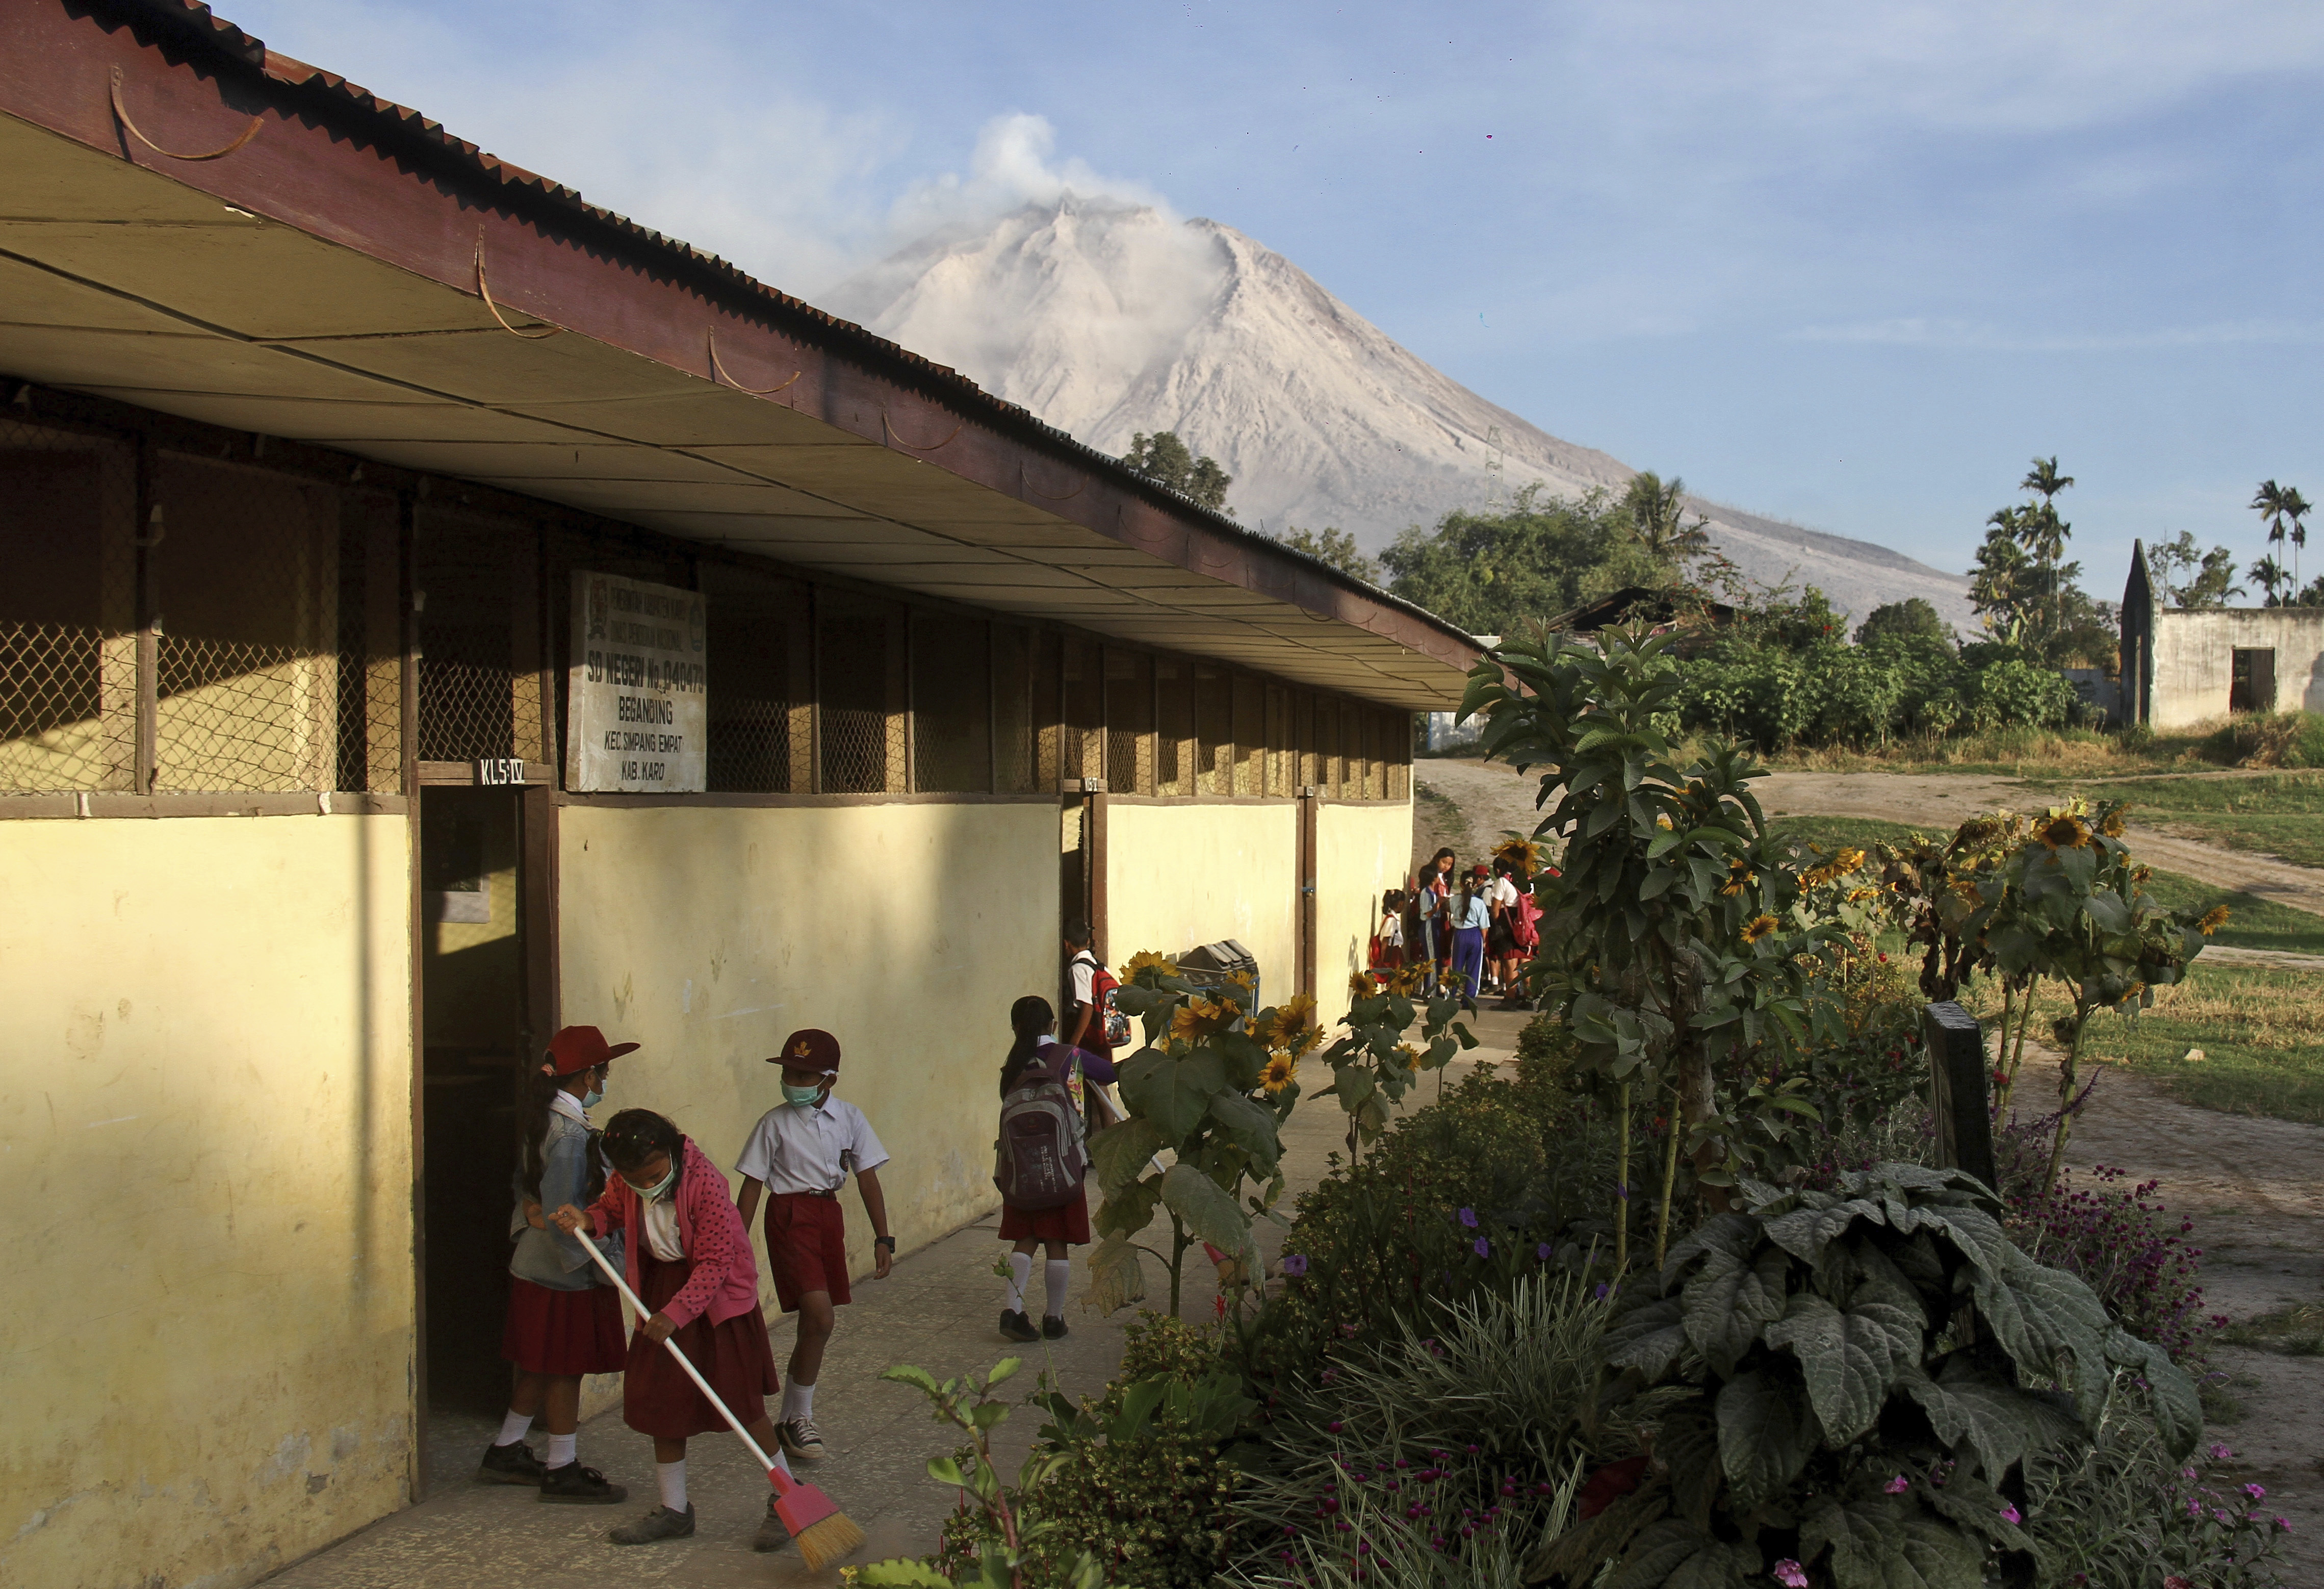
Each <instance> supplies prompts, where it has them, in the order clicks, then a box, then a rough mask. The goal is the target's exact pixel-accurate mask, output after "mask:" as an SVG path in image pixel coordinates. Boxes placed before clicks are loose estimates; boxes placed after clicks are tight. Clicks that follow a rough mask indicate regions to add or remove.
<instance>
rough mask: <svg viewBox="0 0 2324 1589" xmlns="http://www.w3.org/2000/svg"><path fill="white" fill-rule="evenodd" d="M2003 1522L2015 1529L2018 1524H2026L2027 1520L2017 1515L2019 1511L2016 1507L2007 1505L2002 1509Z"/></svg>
mask: <svg viewBox="0 0 2324 1589" xmlns="http://www.w3.org/2000/svg"><path fill="white" fill-rule="evenodd" d="M2001 1520H2002V1521H2003V1522H2005V1523H2007V1524H2009V1525H2010V1526H2011V1527H2013V1528H2014V1527H2015V1526H2016V1525H2017V1524H2019V1523H2022V1522H2024V1518H2022V1517H2020V1516H2018V1515H2017V1509H2016V1508H2015V1507H2014V1506H2008V1505H2005V1506H2003V1507H2002V1509H2001Z"/></svg>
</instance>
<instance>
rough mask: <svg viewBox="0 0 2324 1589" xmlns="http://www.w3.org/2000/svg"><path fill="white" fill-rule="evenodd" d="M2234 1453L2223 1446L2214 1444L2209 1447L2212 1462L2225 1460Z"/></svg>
mask: <svg viewBox="0 0 2324 1589" xmlns="http://www.w3.org/2000/svg"><path fill="white" fill-rule="evenodd" d="M2234 1455H2235V1453H2234V1452H2232V1451H2230V1450H2228V1449H2227V1447H2226V1446H2212V1447H2211V1460H2212V1461H2213V1462H2226V1461H2227V1459H2228V1458H2230V1457H2232V1456H2234Z"/></svg>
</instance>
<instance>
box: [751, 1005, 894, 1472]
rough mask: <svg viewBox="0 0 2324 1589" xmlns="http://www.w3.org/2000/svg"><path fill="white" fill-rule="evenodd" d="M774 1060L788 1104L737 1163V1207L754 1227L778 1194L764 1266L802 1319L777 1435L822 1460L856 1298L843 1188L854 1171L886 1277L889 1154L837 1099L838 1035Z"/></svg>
mask: <svg viewBox="0 0 2324 1589" xmlns="http://www.w3.org/2000/svg"><path fill="white" fill-rule="evenodd" d="M767 1063H768V1064H770V1065H779V1066H781V1067H783V1102H781V1103H780V1104H776V1105H775V1107H773V1108H772V1109H770V1110H768V1111H767V1112H766V1113H765V1114H763V1115H761V1117H760V1119H759V1123H758V1124H757V1125H755V1126H753V1127H752V1129H751V1138H750V1141H746V1142H744V1143H743V1144H742V1153H741V1155H740V1156H739V1157H737V1158H736V1159H735V1160H734V1169H735V1170H736V1172H737V1173H739V1174H740V1175H742V1177H743V1181H742V1195H741V1196H739V1197H737V1198H736V1199H735V1201H736V1202H737V1203H738V1204H740V1205H741V1206H742V1225H743V1228H744V1229H745V1230H747V1229H749V1228H750V1224H751V1219H752V1215H755V1214H757V1213H758V1211H759V1199H760V1198H761V1197H762V1196H766V1195H767V1194H768V1193H770V1192H771V1193H772V1194H773V1196H772V1197H771V1198H770V1199H769V1200H768V1203H767V1268H768V1270H769V1271H770V1273H772V1274H773V1276H774V1278H775V1296H776V1298H777V1300H779V1302H780V1303H781V1304H782V1308H783V1311H784V1312H785V1313H791V1312H796V1313H798V1343H797V1344H795V1345H794V1346H792V1348H791V1361H790V1372H788V1374H786V1375H785V1376H784V1378H785V1381H786V1383H785V1384H784V1386H783V1410H782V1416H781V1417H780V1418H777V1419H776V1420H775V1432H776V1435H777V1436H778V1437H779V1438H780V1440H781V1441H782V1446H783V1452H784V1455H788V1456H789V1457H791V1458H793V1459H794V1460H797V1461H799V1462H820V1461H822V1460H823V1455H824V1449H823V1437H822V1436H821V1435H820V1434H818V1433H817V1432H816V1427H815V1381H816V1375H817V1374H818V1373H820V1372H822V1371H823V1351H824V1348H825V1346H826V1345H828V1344H830V1342H831V1332H832V1327H833V1326H834V1324H835V1322H836V1319H837V1315H836V1313H835V1311H834V1309H835V1308H836V1307H839V1306H841V1305H843V1304H844V1303H847V1302H851V1301H853V1299H854V1298H853V1297H852V1296H851V1295H850V1294H849V1291H848V1287H847V1243H846V1222H845V1221H844V1219H843V1218H842V1217H841V1215H840V1212H839V1191H840V1188H841V1187H843V1186H844V1185H845V1184H846V1182H847V1176H848V1172H849V1171H851V1170H852V1171H853V1172H854V1175H855V1189H856V1190H857V1191H858V1192H860V1193H862V1196H863V1212H864V1213H865V1214H866V1215H870V1217H871V1231H872V1243H871V1245H872V1264H873V1268H872V1274H873V1276H874V1277H875V1278H876V1279H879V1280H886V1279H887V1278H888V1271H889V1270H890V1268H891V1267H893V1265H894V1263H895V1258H896V1238H895V1237H893V1236H891V1235H890V1234H889V1233H888V1202H887V1198H886V1197H885V1196H883V1195H882V1194H881V1190H880V1174H879V1170H880V1167H881V1165H883V1164H885V1163H887V1162H888V1150H887V1149H885V1148H883V1147H881V1145H880V1139H879V1138H878V1137H877V1136H875V1135H873V1134H872V1131H871V1122H870V1121H868V1120H866V1119H864V1118H863V1111H862V1110H861V1109H858V1108H857V1107H856V1106H855V1105H854V1104H850V1103H848V1102H847V1101H846V1100H844V1099H842V1098H835V1097H833V1096H832V1095H831V1089H832V1087H833V1086H834V1085H835V1083H836V1082H837V1080H838V1077H839V1039H837V1038H835V1037H833V1036H832V1035H831V1034H830V1033H829V1032H827V1031H818V1030H814V1029H812V1028H810V1029H808V1030H804V1031H795V1032H793V1033H791V1035H790V1036H789V1037H788V1038H786V1039H783V1051H782V1052H781V1053H780V1054H778V1055H776V1056H775V1057H773V1058H770V1059H769V1060H768V1061H767Z"/></svg>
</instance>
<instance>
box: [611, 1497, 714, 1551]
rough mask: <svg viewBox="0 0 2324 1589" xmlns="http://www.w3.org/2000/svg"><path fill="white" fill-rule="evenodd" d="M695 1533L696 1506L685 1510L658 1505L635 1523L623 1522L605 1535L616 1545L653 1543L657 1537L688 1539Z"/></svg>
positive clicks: (689, 1504)
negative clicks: (673, 1509)
mask: <svg viewBox="0 0 2324 1589" xmlns="http://www.w3.org/2000/svg"><path fill="white" fill-rule="evenodd" d="M693 1535H694V1506H693V1504H692V1503H691V1502H688V1503H687V1508H686V1510H684V1511H672V1510H670V1509H669V1508H668V1507H667V1506H657V1507H655V1508H654V1509H653V1510H651V1511H650V1512H648V1513H646V1515H645V1516H643V1517H641V1518H640V1519H639V1520H637V1521H636V1522H633V1523H623V1524H622V1526H621V1527H620V1528H618V1529H614V1530H613V1532H611V1533H609V1534H607V1535H606V1536H605V1538H608V1539H611V1540H612V1541H613V1543H614V1544H616V1545H651V1544H652V1543H653V1542H654V1541H655V1540H657V1539H687V1538H692V1537H693Z"/></svg>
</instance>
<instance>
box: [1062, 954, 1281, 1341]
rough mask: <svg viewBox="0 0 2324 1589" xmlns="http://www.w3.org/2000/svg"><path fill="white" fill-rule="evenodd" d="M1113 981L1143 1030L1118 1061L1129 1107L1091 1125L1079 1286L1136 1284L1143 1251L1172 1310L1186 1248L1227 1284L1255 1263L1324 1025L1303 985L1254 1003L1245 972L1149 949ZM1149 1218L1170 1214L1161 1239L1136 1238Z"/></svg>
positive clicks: (1108, 1293)
mask: <svg viewBox="0 0 2324 1589" xmlns="http://www.w3.org/2000/svg"><path fill="white" fill-rule="evenodd" d="M1120 984H1121V986H1120V991H1119V992H1118V993H1116V994H1115V1002H1116V1003H1117V1004H1118V1005H1119V1006H1120V1008H1121V1009H1122V1010H1123V1011H1124V1012H1126V1013H1128V1014H1130V1015H1131V1016H1132V1017H1135V1018H1136V1019H1137V1020H1139V1021H1140V1023H1141V1024H1142V1025H1143V1027H1144V1036H1145V1043H1144V1045H1143V1046H1142V1047H1140V1048H1139V1049H1138V1051H1137V1052H1136V1053H1134V1054H1132V1055H1130V1058H1128V1059H1126V1060H1124V1061H1122V1063H1121V1066H1120V1085H1121V1101H1122V1105H1123V1107H1124V1109H1125V1110H1126V1111H1127V1112H1128V1118H1127V1119H1125V1120H1123V1121H1120V1122H1118V1123H1116V1124H1113V1125H1110V1126H1108V1127H1106V1128H1105V1129H1104V1130H1103V1131H1101V1132H1097V1133H1096V1134H1095V1135H1093V1136H1092V1137H1091V1138H1090V1142H1089V1146H1090V1163H1091V1166H1092V1168H1093V1169H1094V1170H1095V1171H1096V1174H1097V1179H1098V1187H1099V1190H1100V1192H1101V1194H1102V1197H1103V1199H1104V1200H1103V1202H1102V1204H1101V1205H1100V1206H1099V1208H1098V1214H1097V1233H1098V1236H1099V1243H1098V1245H1097V1247H1096V1248H1095V1249H1094V1250H1093V1252H1091V1254H1090V1289H1089V1291H1088V1293H1087V1294H1086V1296H1085V1298H1084V1300H1085V1302H1087V1303H1089V1304H1091V1305H1093V1306H1095V1307H1099V1308H1101V1309H1102V1310H1103V1311H1106V1312H1111V1311H1112V1310H1113V1309H1115V1308H1117V1307H1122V1306H1124V1305H1125V1304H1127V1303H1130V1302H1134V1301H1137V1300H1138V1299H1139V1298H1141V1297H1143V1296H1144V1295H1145V1294H1146V1280H1145V1271H1144V1268H1143V1266H1142V1265H1141V1263H1140V1261H1139V1254H1140V1253H1144V1254H1145V1255H1147V1256H1148V1257H1150V1258H1153V1259H1155V1260H1157V1261H1159V1262H1160V1263H1161V1264H1162V1266H1163V1268H1164V1269H1165V1270H1167V1272H1168V1274H1169V1276H1170V1311H1171V1312H1172V1313H1173V1314H1174V1315H1175V1314H1176V1312H1177V1311H1178V1304H1179V1298H1180V1294H1181V1292H1182V1289H1183V1287H1184V1281H1185V1259H1186V1252H1187V1250H1188V1249H1189V1248H1191V1247H1194V1246H1195V1245H1197V1244H1198V1243H1199V1244H1205V1245H1207V1246H1208V1247H1209V1248H1210V1249H1211V1250H1212V1251H1213V1252H1216V1253H1217V1254H1218V1255H1219V1274H1220V1280H1221V1283H1222V1285H1224V1286H1240V1285H1245V1284H1248V1283H1249V1277H1250V1276H1251V1275H1252V1274H1254V1273H1255V1272H1256V1270H1257V1265H1256V1263H1255V1262H1254V1261H1253V1258H1254V1249H1253V1247H1252V1243H1251V1225H1252V1222H1253V1220H1254V1219H1257V1218H1259V1217H1268V1218H1277V1217H1278V1216H1277V1215H1276V1214H1275V1212H1274V1211H1275V1205H1276V1203H1277V1201H1278V1200H1279V1199H1280V1198H1281V1197H1282V1196H1283V1169H1282V1161H1283V1142H1282V1129H1283V1122H1284V1121H1285V1120H1286V1119H1287V1118H1288V1117H1289V1115H1290V1113H1291V1110H1292V1106H1293V1105H1294V1104H1296V1103H1297V1102H1298V1099H1299V1082H1298V1072H1299V1060H1300V1058H1301V1056H1303V1055H1305V1054H1306V1053H1307V1052H1308V1051H1309V1050H1311V1049H1314V1047H1315V1045H1316V1044H1317V1043H1318V1042H1320V1041H1321V1040H1322V1038H1323V1033H1322V1032H1321V1031H1320V1030H1317V1027H1316V1024H1315V1001H1314V999H1312V998H1309V997H1307V996H1306V995H1305V994H1302V995H1300V996H1298V997H1296V998H1294V999H1289V1000H1286V1001H1285V1002H1283V1003H1281V1004H1277V1005H1274V1006H1271V1007H1269V1008H1268V1009H1264V1010H1254V1008H1253V1007H1254V1005H1255V1004H1256V1003H1257V1000H1256V999H1255V998H1254V997H1253V994H1252V987H1251V984H1250V979H1249V978H1247V977H1244V978H1230V979H1229V980H1228V982H1227V984H1226V985H1224V986H1223V987H1202V986H1197V985H1196V984H1194V983H1193V982H1190V981H1188V980H1187V979H1186V978H1185V977H1184V976H1181V975H1179V973H1178V967H1177V966H1176V965H1175V964H1174V963H1172V962H1171V961H1170V960H1168V959H1167V958H1165V957H1164V956H1160V955H1155V954H1141V955H1138V956H1132V957H1131V959H1130V963H1129V964H1128V965H1124V966H1123V967H1122V968H1121V971H1120ZM1247 1183H1248V1185H1249V1187H1250V1188H1253V1189H1250V1190H1247V1189H1246V1184H1247ZM1157 1219H1167V1221H1168V1224H1169V1230H1170V1240H1169V1250H1168V1252H1167V1253H1166V1252H1158V1251H1157V1250H1156V1249H1155V1248H1154V1247H1151V1246H1148V1245H1147V1244H1146V1243H1143V1242H1140V1241H1138V1240H1136V1238H1137V1237H1138V1236H1139V1235H1140V1234H1141V1233H1144V1232H1145V1231H1146V1230H1147V1229H1148V1227H1149V1226H1151V1225H1153V1224H1155V1223H1156V1221H1157Z"/></svg>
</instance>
